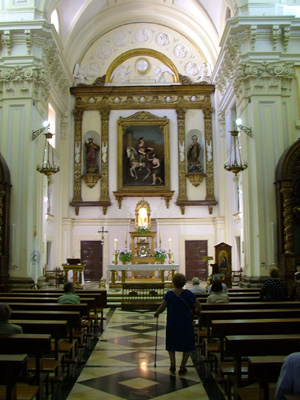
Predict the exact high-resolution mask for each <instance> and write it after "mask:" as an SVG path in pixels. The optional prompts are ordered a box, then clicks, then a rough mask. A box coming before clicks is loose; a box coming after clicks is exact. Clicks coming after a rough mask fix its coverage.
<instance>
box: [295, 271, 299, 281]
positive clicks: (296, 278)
mask: <svg viewBox="0 0 300 400" xmlns="http://www.w3.org/2000/svg"><path fill="white" fill-rule="evenodd" d="M299 280H300V272H296V273H295V281H299Z"/></svg>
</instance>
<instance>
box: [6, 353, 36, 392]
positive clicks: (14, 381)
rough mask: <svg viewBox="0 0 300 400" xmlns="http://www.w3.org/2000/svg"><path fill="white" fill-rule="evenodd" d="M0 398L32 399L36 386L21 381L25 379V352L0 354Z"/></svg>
mask: <svg viewBox="0 0 300 400" xmlns="http://www.w3.org/2000/svg"><path fill="white" fill-rule="evenodd" d="M0 371H1V374H0V399H5V400H17V399H22V400H25V399H28V400H31V399H33V398H34V397H35V396H36V394H37V392H38V390H39V387H38V386H34V385H27V384H24V383H20V377H21V382H23V381H25V382H26V380H27V355H26V354H7V355H3V354H0Z"/></svg>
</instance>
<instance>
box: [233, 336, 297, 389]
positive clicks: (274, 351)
mask: <svg viewBox="0 0 300 400" xmlns="http://www.w3.org/2000/svg"><path fill="white" fill-rule="evenodd" d="M225 348H226V352H228V353H230V354H231V355H232V356H233V359H234V363H235V371H236V375H235V379H234V387H235V393H237V388H238V387H239V386H241V384H242V379H241V365H242V358H243V357H249V356H263V355H265V356H269V355H288V354H290V353H293V352H297V351H300V334H276V335H274V334H272V335H268V334H265V335H228V336H226V337H225Z"/></svg>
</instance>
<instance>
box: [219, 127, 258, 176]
mask: <svg viewBox="0 0 300 400" xmlns="http://www.w3.org/2000/svg"><path fill="white" fill-rule="evenodd" d="M234 125H235V127H234V129H233V130H232V131H230V136H231V137H230V156H229V161H227V162H225V163H224V168H225V169H226V170H227V171H228V172H232V173H234V174H235V175H236V176H237V174H238V173H239V172H242V171H244V170H245V169H247V168H248V164H247V162H246V161H245V162H243V161H242V158H241V145H240V141H239V133H240V132H241V131H242V132H245V133H246V135H248V136H250V137H252V131H251V128H247V127H246V126H243V125H240V124H239V125H238V124H237V123H235V124H234Z"/></svg>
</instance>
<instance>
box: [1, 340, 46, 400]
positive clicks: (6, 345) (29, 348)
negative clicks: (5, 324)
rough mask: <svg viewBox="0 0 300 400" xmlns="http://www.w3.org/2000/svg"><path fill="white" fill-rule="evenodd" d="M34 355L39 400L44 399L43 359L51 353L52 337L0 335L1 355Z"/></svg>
mask: <svg viewBox="0 0 300 400" xmlns="http://www.w3.org/2000/svg"><path fill="white" fill-rule="evenodd" d="M24 353H25V354H27V355H34V357H35V363H36V370H35V378H36V385H37V386H38V387H39V391H38V393H37V396H36V397H37V399H41V398H42V394H43V390H42V386H41V384H42V379H41V373H40V371H41V358H42V357H43V356H44V355H45V354H50V353H51V335H46V334H32V333H31V334H13V335H11V334H10V335H5V334H1V335H0V354H2V355H3V354H24Z"/></svg>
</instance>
